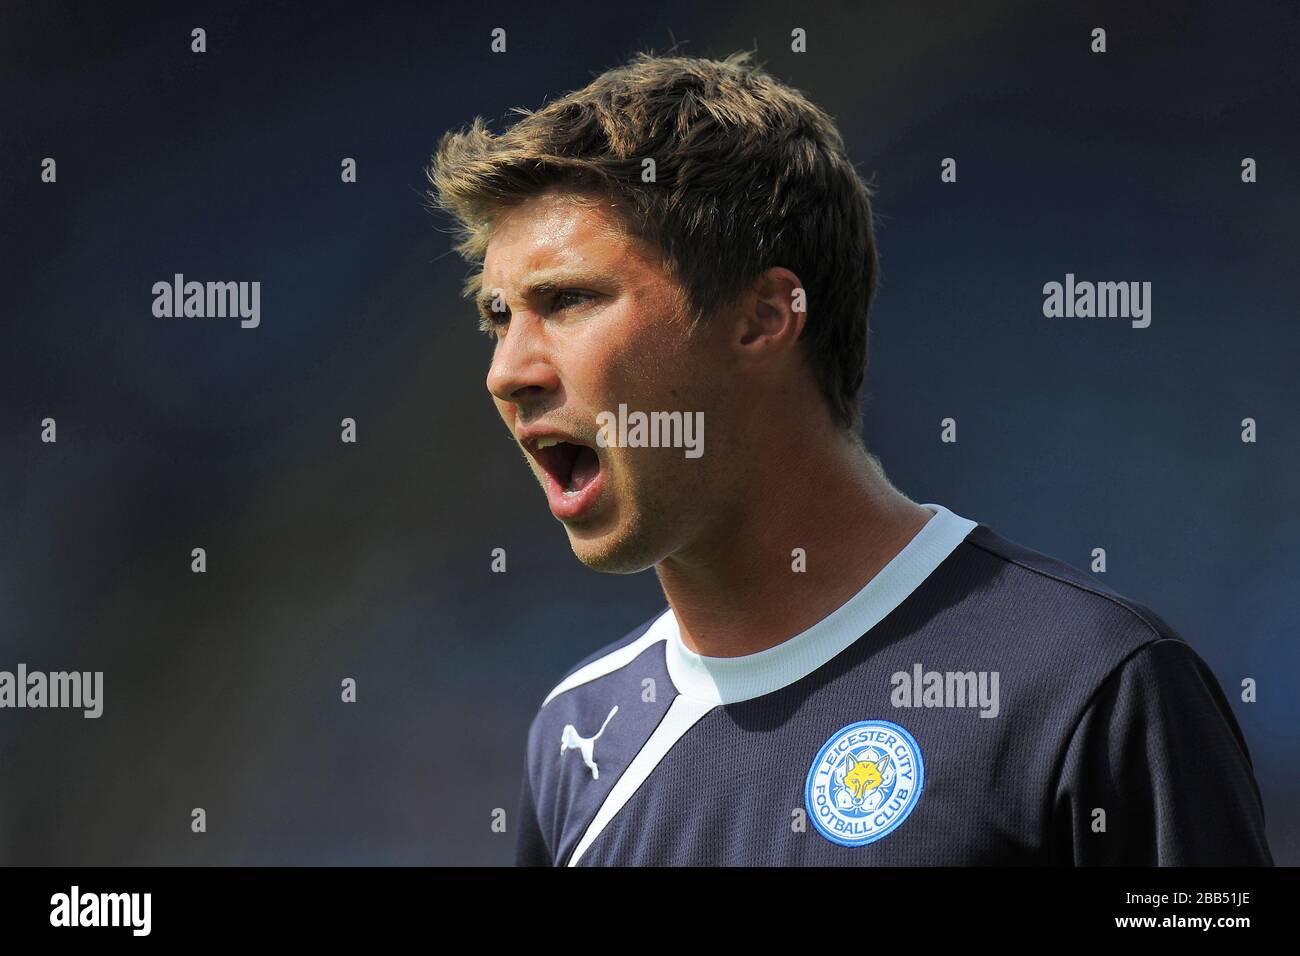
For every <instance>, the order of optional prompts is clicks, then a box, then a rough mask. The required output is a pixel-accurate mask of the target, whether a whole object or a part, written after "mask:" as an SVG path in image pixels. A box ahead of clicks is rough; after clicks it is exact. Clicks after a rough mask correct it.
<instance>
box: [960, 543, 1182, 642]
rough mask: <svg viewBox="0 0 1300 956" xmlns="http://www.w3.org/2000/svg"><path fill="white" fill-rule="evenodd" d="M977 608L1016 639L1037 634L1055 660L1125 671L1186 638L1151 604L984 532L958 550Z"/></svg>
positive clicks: (1059, 561) (1066, 564) (1059, 562)
mask: <svg viewBox="0 0 1300 956" xmlns="http://www.w3.org/2000/svg"><path fill="white" fill-rule="evenodd" d="M958 554H959V555H960V558H959V560H960V562H961V565H962V569H963V571H964V572H965V574H964V575H963V576H965V577H967V578H968V579H969V578H971V576H973V581H972V583H973V584H974V587H973V589H972V596H973V597H974V598H975V603H976V604H977V605H981V606H983V608H984V610H985V611H986V612H987V613H988V614H989V615H990V616H991V617H993V618H995V619H999V620H1001V621H1002V623H1003V624H1004V625H1005V626H1006V627H1008V628H1010V629H1011V630H1012V631H1014V632H1018V633H1023V632H1032V633H1034V634H1036V635H1037V637H1039V638H1040V645H1041V646H1040V649H1041V650H1043V651H1045V652H1047V654H1048V656H1049V657H1055V658H1058V659H1059V658H1066V659H1068V658H1071V657H1074V658H1079V657H1089V656H1100V657H1102V658H1104V659H1107V660H1110V661H1112V662H1113V663H1118V662H1119V660H1120V659H1122V658H1126V657H1128V656H1129V655H1130V654H1132V653H1133V652H1134V651H1136V650H1138V649H1139V648H1141V647H1143V646H1144V645H1146V644H1149V643H1151V642H1152V641H1158V640H1176V641H1181V640H1182V637H1181V636H1180V635H1179V634H1178V633H1177V632H1176V631H1175V630H1174V629H1173V627H1171V626H1170V625H1169V623H1168V622H1167V621H1165V620H1164V619H1163V618H1162V617H1161V616H1160V615H1159V614H1157V613H1156V612H1155V611H1154V610H1152V609H1151V608H1150V607H1148V606H1147V605H1146V604H1144V603H1142V602H1140V601H1137V600H1134V599H1133V598H1131V597H1129V596H1127V595H1124V594H1121V593H1119V592H1118V591H1116V590H1113V589H1112V588H1111V587H1109V586H1108V585H1106V584H1104V583H1102V581H1101V580H1100V579H1099V578H1098V577H1097V576H1096V575H1094V574H1090V573H1088V572H1086V571H1083V570H1081V569H1080V568H1078V567H1076V566H1074V565H1072V564H1068V563H1066V562H1065V561H1061V560H1059V559H1057V558H1054V557H1050V556H1048V555H1046V554H1043V553H1041V552H1039V551H1035V550H1033V549H1032V548H1028V547H1025V546H1024V545H1022V544H1018V543H1016V542H1014V541H1011V540H1009V539H1007V538H1005V537H1003V536H1002V535H1000V534H998V533H997V532H995V531H993V530H992V529H990V528H989V527H988V526H987V525H979V526H977V527H976V528H974V529H973V530H972V531H971V533H970V534H969V535H968V536H967V537H966V539H965V541H963V543H962V546H961V547H960V548H959V549H958Z"/></svg>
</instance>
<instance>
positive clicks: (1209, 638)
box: [0, 0, 1300, 865]
mask: <svg viewBox="0 0 1300 956" xmlns="http://www.w3.org/2000/svg"><path fill="white" fill-rule="evenodd" d="M2 11H3V12H2V13H0V17H2V18H3V24H2V29H0V80H2V83H0V213H2V214H0V253H2V255H0V281H3V284H4V288H3V295H2V296H0V310H2V312H0V493H2V499H0V500H3V506H2V507H0V621H2V622H3V626H0V669H9V670H13V669H14V668H15V667H16V665H17V664H18V663H19V662H24V663H26V664H27V666H28V668H30V669H41V670H62V669H76V670H102V671H104V672H105V683H106V687H105V702H104V716H103V717H101V718H100V719H98V720H86V719H83V718H82V716H81V714H80V712H77V711H53V710H47V711H31V710H23V711H17V710H5V711H0V863H7V864H92V865H99V864H154V863H195V864H214V863H217V864H224V863H234V864H270V863H291V864H297V863H301V864H373V863H378V864H424V863H448V864H502V863H508V862H510V861H511V860H512V859H513V839H514V838H513V834H497V833H493V832H491V830H490V828H489V823H490V815H491V812H492V809H493V808H496V807H501V808H504V809H506V810H507V811H508V812H509V813H511V814H513V812H514V808H515V806H516V801H517V799H518V789H519V782H520V770H521V767H522V759H523V748H524V740H525V732H526V728H527V726H528V722H529V720H530V718H531V716H532V714H533V713H534V711H535V710H536V708H537V706H538V704H539V703H540V702H541V699H542V697H543V696H544V695H545V693H546V692H547V691H548V690H549V689H550V687H552V686H553V685H554V684H555V682H556V681H557V680H558V679H559V678H560V677H561V676H562V675H563V674H564V673H565V672H566V671H567V670H568V669H569V668H570V667H571V666H572V665H573V664H575V663H576V662H577V661H578V660H580V659H581V658H583V657H585V656H586V655H587V654H589V653H591V652H592V651H593V650H595V649H596V648H598V647H600V646H602V645H604V644H606V643H608V642H610V641H612V640H615V639H616V638H618V637H619V636H620V635H622V634H623V633H625V632H626V631H627V630H629V629H630V628H632V627H634V626H635V625H637V624H639V623H640V622H642V621H643V620H644V619H646V618H647V617H649V616H650V615H651V614H652V613H654V612H655V611H656V610H657V609H659V608H660V607H662V597H661V594H660V591H659V588H658V584H657V581H656V579H655V577H654V574H653V572H646V573H643V574H640V575H635V576H605V575H598V574H596V573H595V572H592V571H589V570H587V569H586V568H584V567H583V566H582V565H581V564H579V563H578V561H577V560H576V559H575V558H574V557H573V556H572V554H571V552H570V551H569V548H568V544H567V540H566V538H565V534H564V531H563V528H562V527H561V526H560V525H559V524H558V523H557V522H556V521H555V520H554V519H553V518H552V517H551V516H550V514H549V512H548V510H547V508H546V505H545V502H544V499H543V496H542V494H541V492H540V490H539V489H538V488H537V487H536V485H535V482H534V479H533V478H532V476H531V475H530V474H529V472H528V470H527V469H526V467H525V466H524V464H523V462H522V461H521V459H520V457H519V453H518V451H517V450H516V449H515V447H514V445H513V442H512V440H511V438H510V436H509V435H508V433H507V432H506V430H505V428H504V427H503V426H502V424H501V422H500V420H499V419H498V418H497V417H496V414H495V412H494V410H493V407H492V404H491V401H490V399H489V396H488V394H487V392H486V389H485V387H484V377H485V375H486V373H487V363H488V358H489V354H490V348H491V346H490V344H489V342H488V341H487V339H486V338H485V337H483V336H482V335H481V334H480V333H479V332H478V331H477V330H476V328H475V317H474V315H473V310H472V308H471V307H470V306H469V304H468V303H466V302H464V301H463V300H462V299H460V298H459V294H458V293H459V289H460V285H461V282H462V280H463V279H464V277H465V275H466V273H467V271H468V267H467V266H466V265H465V264H464V263H463V262H461V261H460V260H459V259H458V258H457V257H456V256H455V254H454V253H451V252H450V251H449V250H450V243H451V240H450V236H449V235H448V231H447V230H448V227H449V225H450V224H449V223H447V222H445V221H443V220H440V219H438V218H436V217H435V216H433V215H432V214H431V213H430V212H429V211H428V210H427V209H426V208H425V207H424V205H423V202H422V199H421V193H422V192H423V190H424V189H425V185H426V184H425V182H424V179H423V167H424V164H425V162H426V161H427V159H428V156H429V154H430V153H431V151H432V150H433V148H434V146H435V144H436V143H437V140H438V137H439V136H440V135H441V134H442V133H443V132H444V131H446V130H448V129H451V128H459V127H460V126H462V125H464V124H466V123H468V122H469V121H470V120H472V119H473V117H474V116H475V115H480V114H481V115H483V116H485V117H487V118H489V119H490V120H491V121H492V122H493V125H494V128H496V129H500V128H502V123H503V120H505V119H506V118H507V111H508V110H509V109H510V108H511V107H515V106H526V107H531V108H536V107H538V106H540V105H541V104H542V102H543V101H544V100H545V99H549V98H554V97H556V96H559V95H560V94H562V93H563V92H565V91H568V90H570V89H574V88H577V87H580V86H583V85H585V84H586V83H587V82H588V81H589V80H590V79H591V78H592V77H593V76H594V75H596V74H598V73H599V72H601V71H602V70H604V69H606V68H608V67H610V66H614V65H618V64H619V63H621V62H623V61H624V60H625V59H626V58H627V57H628V55H630V54H631V53H632V52H634V51H635V50H638V49H644V48H653V49H654V50H655V51H656V52H663V51H665V50H666V49H668V48H670V47H672V45H673V44H674V43H675V44H676V49H677V51H679V52H682V53H686V54H691V55H702V56H724V55H726V54H728V53H731V52H734V51H736V50H739V49H750V48H754V49H756V51H757V56H758V59H759V60H761V61H762V63H763V65H764V66H765V67H766V69H768V70H769V71H770V72H772V73H773V74H774V75H775V76H777V77H778V78H780V79H782V80H784V81H786V82H788V83H790V84H792V85H794V86H796V87H798V88H800V89H802V90H804V91H805V92H806V93H807V94H808V95H809V96H810V97H811V98H812V99H813V100H814V101H815V102H817V103H819V104H820V105H821V106H823V107H824V108H825V109H826V110H827V111H828V112H830V113H831V114H832V115H833V116H834V117H835V118H836V120H837V121H838V123H839V124H840V126H841V129H842V131H843V133H844V136H845V139H846V140H847V142H848V144H849V149H850V153H851V155H852V157H853V158H854V160H855V161H856V162H857V164H858V168H859V169H860V171H861V172H862V174H863V176H864V178H866V179H868V180H870V181H873V182H874V183H875V185H876V187H877V192H876V196H875V202H876V211H877V213H878V215H879V218H880V227H879V229H878V234H877V239H878V242H879V244H880V250H881V260H882V284H881V288H880V292H879V297H878V299H877V302H876V307H875V312H874V319H873V339H872V352H871V358H870V366H869V370H868V384H867V396H866V399H865V408H866V425H865V433H866V436H867V439H868V442H869V445H870V447H872V448H873V450H875V451H876V452H877V453H878V454H879V455H880V457H881V460H882V462H883V464H884V466H885V469H886V471H887V473H888V475H889V477H890V479H891V480H892V481H893V482H894V483H895V484H896V485H897V486H898V487H899V488H900V489H901V490H902V491H904V492H905V493H906V494H908V495H909V496H910V497H912V498H913V499H914V500H917V501H937V502H940V503H943V504H945V505H947V506H948V507H949V508H951V509H953V510H954V511H956V512H957V513H959V514H962V515H965V516H967V517H970V518H974V519H976V520H979V521H983V522H984V523H986V524H989V525H990V526H991V527H992V528H993V529H994V530H996V531H998V532H999V533H1001V534H1003V535H1005V536H1006V537H1008V538H1011V539H1012V540H1015V541H1018V542H1020V543H1022V544H1025V545H1027V546H1029V547H1032V548H1036V549H1038V550H1041V551H1044V552H1046V553H1048V554H1051V555H1053V556H1055V557H1058V558H1060V559H1062V560H1065V561H1067V562H1069V563H1072V564H1075V565H1078V566H1081V567H1084V568H1086V567H1087V566H1088V562H1089V555H1090V552H1091V549H1092V548H1093V547H1097V546H1103V547H1105V548H1106V550H1107V553H1108V559H1109V570H1108V572H1107V574H1106V575H1105V583H1106V584H1107V585H1109V586H1110V587H1112V588H1114V589H1116V590H1118V591H1120V592H1121V593H1124V594H1127V595H1128V596H1130V597H1132V598H1135V599H1137V600H1139V601H1142V602H1143V603H1146V604H1148V605H1149V606H1151V607H1152V608H1153V609H1154V610H1156V612H1157V613H1159V614H1160V615H1161V616H1162V617H1164V618H1165V619H1166V620H1167V621H1168V622H1169V623H1170V624H1171V625H1173V626H1174V627H1175V628H1176V629H1177V630H1179V631H1180V632H1181V633H1182V635H1183V636H1184V637H1186V638H1187V640H1188V641H1189V642H1190V643H1191V644H1192V645H1193V646H1194V647H1195V648H1196V650H1197V651H1198V652H1199V653H1200V654H1201V655H1202V656H1203V657H1204V658H1205V659H1206V660H1207V662H1209V664H1210V665H1211V666H1212V667H1213V668H1214V670H1215V672H1216V673H1217V674H1218V676H1219V679H1220V681H1221V683H1222V684H1223V685H1224V688H1225V691H1226V693H1227V695H1228V697H1229V699H1230V701H1232V703H1233V708H1234V711H1235V712H1236V714H1237V717H1238V719H1239V721H1240V723H1241V725H1242V728H1243V730H1244V732H1245V734H1246V737H1247V740H1248V742H1249V745H1250V749H1251V754H1252V757H1253V759H1254V762H1255V767H1256V771H1257V776H1258V779H1259V782H1260V785H1261V787H1262V789H1263V792H1264V796H1265V801H1266V810H1267V821H1268V831H1269V836H1270V842H1271V844H1272V848H1273V852H1274V856H1275V858H1276V860H1277V862H1279V863H1288V864H1296V863H1298V862H1300V761H1297V753H1298V752H1300V703H1298V701H1300V676H1298V675H1300V649H1298V648H1300V641H1298V640H1297V637H1298V635H1300V598H1298V595H1297V590H1298V584H1297V582H1298V581H1300V575H1298V574H1297V572H1298V571H1300V515H1298V514H1297V501H1298V500H1300V496H1298V495H1297V477H1296V476H1297V473H1298V472H1300V442H1297V420H1296V419H1297V412H1298V411H1300V376H1298V375H1297V369H1298V368H1300V323H1297V317H1296V310H1295V303H1296V299H1297V295H1296V292H1297V288H1296V262H1297V259H1298V258H1300V242H1298V241H1297V230H1296V219H1297V213H1298V212H1300V182H1298V181H1297V159H1298V158H1300V148H1298V147H1300V132H1298V126H1297V123H1296V103H1297V101H1298V99H1300V67H1298V66H1297V60H1296V55H1297V49H1298V47H1300V44H1298V43H1297V40H1298V39H1300V6H1297V4H1295V3H1294V2H1289V0H1288V2H1280V3H1249V4H1242V5H1227V4H1220V5H1211V4H1203V3H1190V2H1159V3H1149V4H1143V5H1141V9H1131V8H1130V5H1128V4H1096V3H1090V4H1086V5H1069V6H1065V5H1055V4H1052V5H1049V4H1040V3H1008V2H988V3H979V4H961V5H958V4H949V3H911V2H909V3H905V4H904V3H899V4H892V5H880V4H865V3H861V4H859V3H801V4H797V5H795V6H793V7H792V6H791V5H790V4H781V3H755V4H751V5H749V6H748V7H747V8H746V9H745V10H743V11H742V12H738V11H736V10H734V9H727V10H725V11H723V10H717V11H715V10H712V9H710V8H709V5H706V4H700V3H694V2H674V0H666V2H662V3H655V4H649V5H646V4H638V5H635V6H633V7H630V8H618V7H611V6H609V5H606V4H600V3H568V4H564V5H561V6H558V7H557V6H554V5H534V4H525V3H522V2H516V3H513V4H499V5H494V6H491V7H488V6H486V5H477V4H476V5H473V6H472V7H471V8H469V9H468V11H467V9H466V8H463V7H460V8H453V7H450V6H448V8H447V9H444V10H439V9H437V7H436V5H431V4H427V3H421V4H409V5H397V4H381V3H373V4H363V5H355V4H328V3H318V4H311V5H301V6H298V5H294V6H290V5H286V4H279V3H223V4H212V5H210V6H208V5H202V4H200V5H195V6H193V7H191V8H189V9H186V10H181V9H179V8H178V5H173V4H155V5H145V4H134V5H131V6H130V8H129V9H117V5H113V6H112V7H110V5H106V4H104V5H93V6H92V5H71V4H56V3H30V4H14V3H5V4H4V5H3V8H2ZM196 26H202V27H204V28H205V29H206V30H207V37H208V52H207V53H206V54H203V55H196V54H193V53H191V52H190V30H191V29H192V28H193V27H196ZM498 26H499V27H504V28H505V29H506V30H507V31H508V51H509V52H508V53H507V54H505V55H493V54H492V53H491V52H490V51H489V40H490V31H491V30H492V29H493V28H494V27H498ZM1094 26H1102V27H1105V28H1106V29H1107V31H1108V42H1109V52H1108V53H1106V54H1105V55H1102V56H1098V55H1093V54H1091V53H1090V52H1089V33H1090V30H1091V29H1092V28H1093V27H1094ZM794 27H803V28H804V29H806V30H807V33H808V38H809V39H808V52H807V53H806V54H802V55H801V54H795V53H792V52H791V51H790V49H789V46H790V43H789V35H790V30H791V29H792V28H794ZM46 156H51V157H54V158H55V159H56V160H57V161H58V183H57V185H46V184H42V183H41V182H40V181H39V172H40V162H41V160H42V159H43V158H44V157H46ZM345 156H351V157H355V158H356V159H357V161H358V165H359V182H358V183H357V184H356V185H343V184H341V183H340V181H339V163H340V160H341V159H342V158H343V157H345ZM947 156H952V157H956V158H957V159H958V162H959V170H958V171H959V181H958V183H957V184H956V185H944V184H942V183H941V182H940V181H939V163H940V160H941V159H942V158H943V157H947ZM1245 156H1251V157H1254V158H1255V159H1256V160H1257V161H1258V163H1259V182H1258V183H1256V184H1253V185H1245V184H1243V183H1242V182H1241V181H1240V162H1241V159H1242V157H1245ZM175 272H182V273H185V274H186V276H187V277H190V278H195V279H200V280H259V281H261V283H262V300H261V309H262V321H261V326H260V328H257V329H241V328H240V327H239V323H238V321H237V320H234V319H228V320H201V319H191V320H163V319H158V318H154V317H153V315H152V313H151V306H152V301H153V296H152V293H151V291H150V289H151V286H152V284H153V283H154V282H155V281H158V280H168V279H170V277H171V276H172V274H173V273H175ZM1067 272H1073V273H1074V274H1075V275H1076V276H1077V277H1078V278H1080V279H1091V280H1135V281H1142V280H1145V281H1150V282H1152V283H1153V294H1152V305H1153V313H1152V314H1153V319H1152V324H1151V327H1150V328H1148V329H1144V330H1137V329H1132V328H1130V327H1129V324H1128V322H1127V321H1123V320H1103V319H1046V318H1044V317H1043V315H1042V311H1041V309H1042V291H1041V290H1042V286H1043V284H1044V283H1045V282H1049V281H1063V280H1064V277H1065V274H1066V273H1067ZM46 416H50V417H53V418H55V419H57V421H58V443H57V444H55V445H47V444H42V443H41V441H40V440H39V434H40V421H41V419H42V418H44V417H46ZM948 416H951V417H954V418H956V419H957V420H958V423H959V425H958V428H959V432H958V434H959V438H960V440H959V442H958V443H957V444H955V445H950V444H941V443H940V441H939V422H940V420H941V419H942V418H945V417H948ZM1247 416H1249V417H1252V418H1255V419H1256V420H1257V421H1258V423H1259V441H1258V443H1257V444H1243V443H1242V442H1241V441H1240V440H1239V432H1240V422H1241V420H1242V418H1244V417H1247ZM344 417H353V418H355V419H356V420H357V422H358V435H359V440H358V443H357V444H356V445H344V444H341V443H340V441H339V421H340V419H342V418H344ZM197 546H202V547H205V548H206V549H207V552H208V573H207V574H204V575H196V574H192V573H191V572H190V556H189V555H190V549H191V548H193V547H197ZM496 547H502V548H505V549H506V551H507V553H508V555H509V558H508V560H509V571H508V573H507V574H505V575H495V574H492V573H490V570H489V561H490V552H491V550H492V549H493V548H496ZM1247 676H1250V677H1254V678H1256V679H1257V680H1258V681H1259V685H1260V690H1259V701H1258V703H1255V704H1243V703H1242V702H1241V701H1240V699H1239V698H1240V693H1239V684H1240V681H1241V679H1242V678H1243V677H1247ZM344 677H353V678H355V679H356V680H357V682H358V703H357V704H355V705H353V706H343V705H342V704H340V703H339V682H340V680H342V679H343V678H344ZM193 807H203V808H205V809H206V811H207V813H208V832H207V833H206V834H205V835H202V836H196V835H194V834H192V833H191V832H190V829H189V821H190V816H189V815H190V810H191V808H193ZM1207 825H1212V821H1207Z"/></svg>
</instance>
